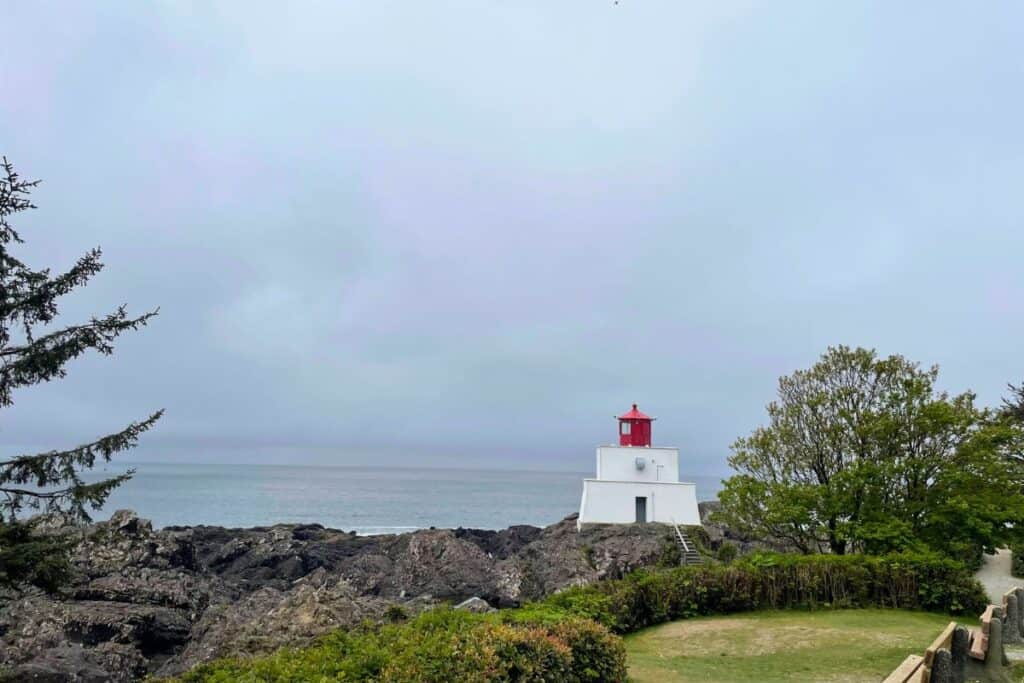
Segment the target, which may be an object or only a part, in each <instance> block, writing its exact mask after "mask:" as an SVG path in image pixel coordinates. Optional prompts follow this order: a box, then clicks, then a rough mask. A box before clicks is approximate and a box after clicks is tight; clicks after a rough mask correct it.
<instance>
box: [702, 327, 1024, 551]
mask: <svg viewBox="0 0 1024 683" xmlns="http://www.w3.org/2000/svg"><path fill="white" fill-rule="evenodd" d="M937 377H938V368H937V367H931V368H928V369H922V368H921V367H920V366H919V365H918V364H916V363H912V362H910V361H908V360H907V359H905V358H903V357H902V356H898V355H893V356H889V357H887V358H879V357H878V355H877V354H876V353H875V352H874V351H873V350H867V349H862V348H856V349H851V348H849V347H846V346H839V347H835V348H829V349H828V350H827V351H826V353H825V354H824V355H823V356H822V357H821V359H820V360H819V361H818V362H817V363H816V364H815V365H814V366H813V367H811V368H810V369H809V370H801V371H797V372H795V373H793V374H792V375H790V376H788V377H783V378H781V379H780V380H779V388H778V399H777V400H776V401H773V402H772V403H770V404H769V405H768V424H767V426H764V427H759V428H758V429H755V430H754V431H753V433H751V435H750V436H748V437H745V438H740V439H738V440H737V441H736V443H735V444H734V445H733V454H732V456H731V457H730V458H729V463H730V465H732V467H733V468H734V469H735V470H736V471H737V474H736V475H735V476H733V477H731V478H730V479H728V480H727V481H726V482H725V486H724V489H723V490H722V492H721V494H720V500H721V502H722V511H721V513H720V517H721V518H722V519H724V520H725V521H727V522H728V523H730V524H733V525H735V526H736V527H738V528H740V529H741V530H743V531H745V532H746V533H748V534H753V535H761V536H765V537H774V538H777V539H780V540H783V541H787V542H788V543H790V544H791V545H792V546H794V547H795V548H797V549H799V550H800V551H802V552H805V553H814V552H832V553H837V554H843V553H846V552H848V551H864V552H873V553H882V552H888V551H893V550H905V549H932V550H936V551H939V552H943V553H946V554H949V555H952V556H956V557H959V558H961V559H970V560H972V561H976V560H979V559H980V554H981V552H982V551H983V550H988V551H992V550H994V549H995V548H996V547H999V546H1001V545H1003V544H1005V543H1007V542H1008V541H1009V540H1011V539H1012V538H1015V537H1016V535H1017V534H1019V533H1020V532H1018V531H1016V529H1015V525H1016V526H1017V527H1020V526H1021V524H1022V523H1024V496H1022V495H1021V494H1020V491H1021V490H1022V488H1021V485H1022V484H1024V469H1022V467H1021V464H1020V463H1019V462H1017V463H1009V464H1008V460H1007V458H1006V457H1005V451H1006V449H1007V447H1008V445H1009V444H1011V443H1012V442H1013V440H1014V438H1015V435H1014V432H1013V429H1012V428H1011V427H1010V426H1009V425H1008V424H1007V422H1006V420H1004V419H1001V418H1000V417H999V415H998V414H997V413H996V412H995V411H988V410H983V409H979V408H977V407H976V406H975V405H974V399H975V397H974V395H973V394H972V393H970V392H968V393H963V394H959V395H956V396H950V395H948V394H946V393H944V392H939V391H937V390H936V388H935V383H936V379H937Z"/></svg>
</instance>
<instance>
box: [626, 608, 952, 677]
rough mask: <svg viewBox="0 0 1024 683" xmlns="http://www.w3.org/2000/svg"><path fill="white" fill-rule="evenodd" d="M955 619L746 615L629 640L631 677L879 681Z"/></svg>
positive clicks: (864, 612)
mask: <svg viewBox="0 0 1024 683" xmlns="http://www.w3.org/2000/svg"><path fill="white" fill-rule="evenodd" d="M950 621H954V619H953V618H952V617H947V616H943V615H940V614H928V613H925V612H906V611H902V610H884V609H854V610H835V611H828V610H821V611H816V612H799V611H782V612H751V613H747V614H736V615H731V616H725V617H704V618H700V619H686V620H683V621H674V622H671V623H668V624H662V625H660V626H654V627H651V628H648V629H644V630H642V631H638V632H637V633H634V634H632V635H629V636H626V638H625V642H626V652H627V653H628V661H629V675H630V677H631V679H632V680H635V681H637V682H638V683H645V682H649V683H655V682H659V683H661V682H664V683H669V682H671V681H686V682H689V681H720V682H722V683H725V682H736V683H739V682H741V681H751V682H753V681H758V682H759V683H760V682H763V681H835V682H842V683H847V682H851V683H852V682H853V681H871V682H872V683H878V681H880V680H882V679H883V678H885V677H886V676H887V675H888V674H889V672H890V671H892V670H893V669H895V668H896V667H897V666H898V665H899V663H900V662H902V661H903V660H904V659H905V658H906V656H907V655H909V654H923V653H924V649H925V648H926V647H928V645H930V644H931V642H932V641H933V640H934V639H935V637H936V636H938V635H939V632H940V631H941V630H942V629H943V628H944V627H945V626H946V624H948V623H949V622H950Z"/></svg>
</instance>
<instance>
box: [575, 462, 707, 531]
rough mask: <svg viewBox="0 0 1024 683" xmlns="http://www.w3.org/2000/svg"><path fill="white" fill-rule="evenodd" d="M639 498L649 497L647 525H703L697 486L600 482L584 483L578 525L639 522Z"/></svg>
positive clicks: (588, 480)
mask: <svg viewBox="0 0 1024 683" xmlns="http://www.w3.org/2000/svg"><path fill="white" fill-rule="evenodd" d="M627 450H638V449H635V448H633V449H627ZM645 450H646V449H645ZM638 496H645V497H646V498H647V521H648V522H665V523H669V524H671V523H673V522H674V523H676V524H692V525H697V524H700V511H699V510H698V509H697V487H696V486H694V485H693V484H685V483H683V484H680V483H671V482H654V481H646V482H637V481H608V480H598V479H584V480H583V498H582V500H581V501H580V518H579V523H580V524H591V523H605V524H632V523H634V522H635V521H636V498H637V497H638Z"/></svg>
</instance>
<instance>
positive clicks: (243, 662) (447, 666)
mask: <svg viewBox="0 0 1024 683" xmlns="http://www.w3.org/2000/svg"><path fill="white" fill-rule="evenodd" d="M987 602H988V599H987V598H986V596H985V592H984V590H983V589H982V587H981V585H980V584H979V583H978V582H977V581H976V580H975V579H974V578H973V577H972V576H971V574H970V573H969V572H968V571H967V570H966V569H965V567H964V565H962V564H960V563H958V562H955V561H952V560H949V559H945V558H942V557H940V556H937V555H909V554H904V555H889V556H883V557H873V556H866V555H845V556H842V555H807V556H803V555H775V554H757V555H752V556H749V557H746V558H743V559H741V560H737V561H736V562H734V563H733V564H731V565H729V566H722V565H704V566H696V567H694V566H688V567H678V568H675V569H668V570H652V571H637V572H633V573H632V574H629V575H627V576H626V577H625V578H622V579H617V580H609V581H599V582H597V583H594V584H591V585H589V586H585V587H576V588H570V589H568V590H566V591H563V592H561V593H557V594H555V595H553V596H551V597H549V598H547V599H546V600H543V601H541V602H538V603H532V604H529V605H526V606H524V607H522V608H519V609H510V610H502V611H501V612H498V613H496V614H488V615H474V614H467V613H465V612H459V611H455V610H451V609H438V610H433V611H430V612H427V613H425V614H422V615H420V616H419V617H416V618H415V619H411V620H409V621H406V622H403V623H398V624H389V625H385V626H376V627H373V626H367V627H364V628H361V629H356V630H355V631H350V632H344V631H338V632H335V633H332V634H330V635H328V636H326V637H324V638H323V639H321V640H320V641H319V642H318V643H317V644H315V645H314V646H313V647H309V648H304V649H286V650H281V651H279V652H277V653H275V654H273V655H270V656H265V657H257V658H253V659H230V660H220V661H217V662H212V663H210V664H206V665H203V666H201V667H199V668H197V669H194V670H193V671H191V672H189V673H188V674H185V675H184V676H183V677H182V678H181V679H180V680H181V681H187V682H199V681H202V682H204V683H227V682H229V681H231V682H234V681H243V682H244V681H252V682H256V681H275V682H276V681H287V682H291V681H294V682H296V683H297V682H298V681H310V680H314V681H319V680H335V681H336V680H343V681H364V680H369V681H386V682H391V681H438V682H441V681H453V682H458V681H466V682H468V681H481V682H487V681H569V682H576V681H580V682H582V681H610V682H615V681H624V680H625V679H626V670H625V651H624V649H623V646H622V641H621V640H619V639H618V638H616V637H615V636H614V635H612V633H617V634H623V633H629V632H632V631H635V630H637V629H640V628H643V627H645V626H651V625H654V624H659V623H662V622H666V621H672V620H675V619H686V618H690V617H695V616H703V615H713V614H729V613H732V612H746V611H751V610H764V609H815V608H844V607H893V608H902V609H918V610H926V611H930V612H943V613H946V614H968V615H972V616H973V615H978V614H980V613H981V612H982V611H984V609H985V605H986V604H987ZM595 622H596V623H595Z"/></svg>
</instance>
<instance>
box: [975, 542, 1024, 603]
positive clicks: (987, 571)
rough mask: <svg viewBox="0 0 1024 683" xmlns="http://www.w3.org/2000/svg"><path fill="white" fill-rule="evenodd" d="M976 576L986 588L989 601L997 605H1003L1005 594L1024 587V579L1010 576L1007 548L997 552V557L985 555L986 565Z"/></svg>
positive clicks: (983, 565) (982, 566)
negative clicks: (1012, 589) (1018, 587)
mask: <svg viewBox="0 0 1024 683" xmlns="http://www.w3.org/2000/svg"><path fill="white" fill-rule="evenodd" d="M974 576H976V577H977V579H978V581H981V585H982V586H984V587H985V591H986V592H987V593H988V599H989V601H990V602H992V603H993V604H996V605H999V604H1002V602H1003V593H1005V592H1006V591H1008V590H1010V589H1011V588H1016V587H1017V586H1024V579H1018V578H1015V577H1013V576H1010V551H1009V549H1007V548H1002V549H1000V550H998V551H996V554H995V555H985V556H984V564H982V565H981V569H979V570H978V571H977V573H975V575H974Z"/></svg>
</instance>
